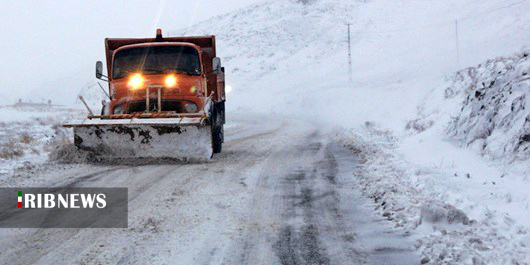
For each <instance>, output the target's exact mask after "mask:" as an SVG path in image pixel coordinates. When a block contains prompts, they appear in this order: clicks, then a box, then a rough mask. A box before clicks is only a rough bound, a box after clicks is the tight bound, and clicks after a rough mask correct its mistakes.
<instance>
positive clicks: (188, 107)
mask: <svg viewBox="0 0 530 265" xmlns="http://www.w3.org/2000/svg"><path fill="white" fill-rule="evenodd" d="M184 110H186V112H187V113H195V112H197V105H196V104H195V103H185V104H184Z"/></svg>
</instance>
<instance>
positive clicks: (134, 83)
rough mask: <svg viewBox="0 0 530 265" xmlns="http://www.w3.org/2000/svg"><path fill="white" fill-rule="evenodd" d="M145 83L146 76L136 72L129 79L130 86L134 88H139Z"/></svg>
mask: <svg viewBox="0 0 530 265" xmlns="http://www.w3.org/2000/svg"><path fill="white" fill-rule="evenodd" d="M143 84H144V78H143V77H142V75H141V74H134V75H132V76H131V78H130V79H129V87H131V88H132V89H138V88H140V87H142V85H143Z"/></svg>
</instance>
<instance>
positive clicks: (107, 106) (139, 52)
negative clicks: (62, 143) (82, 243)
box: [64, 29, 225, 161]
mask: <svg viewBox="0 0 530 265" xmlns="http://www.w3.org/2000/svg"><path fill="white" fill-rule="evenodd" d="M105 49H106V60H107V61H106V67H107V75H104V73H103V63H102V62H101V61H98V62H96V78H98V79H101V80H103V81H106V82H108V97H109V99H110V102H106V101H104V102H103V107H102V110H101V113H100V114H94V113H93V112H92V111H91V110H90V108H89V107H88V105H87V104H86V103H85V101H84V100H83V98H82V97H80V98H81V100H82V101H83V103H84V104H85V106H86V107H87V109H88V111H89V115H88V117H87V118H86V119H84V120H83V121H77V122H69V123H66V124H64V126H65V127H71V128H73V130H74V144H75V146H76V147H77V148H78V149H82V150H87V151H90V152H92V153H93V154H95V155H96V156H98V157H101V158H125V159H127V158H171V159H178V160H187V161H190V160H204V159H206V160H207V159H210V158H211V157H212V155H213V154H214V153H219V152H221V149H222V143H223V136H224V132H223V125H224V123H225V90H224V86H225V80H224V67H221V60H220V58H219V57H217V56H216V50H215V36H199V37H163V36H162V31H161V30H160V29H158V30H157V32H156V37H155V38H135V39H115V38H114V39H113V38H106V39H105Z"/></svg>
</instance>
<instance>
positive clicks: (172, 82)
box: [165, 75, 177, 88]
mask: <svg viewBox="0 0 530 265" xmlns="http://www.w3.org/2000/svg"><path fill="white" fill-rule="evenodd" d="M165 83H166V87H167V88H173V87H175V86H176V85H177V78H176V77H175V76H174V75H168V76H166V80H165Z"/></svg>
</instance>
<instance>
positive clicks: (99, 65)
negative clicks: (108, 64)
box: [96, 61, 103, 79]
mask: <svg viewBox="0 0 530 265" xmlns="http://www.w3.org/2000/svg"><path fill="white" fill-rule="evenodd" d="M102 76H103V63H102V62H101V61H97V62H96V78H97V79H101V77H102Z"/></svg>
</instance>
